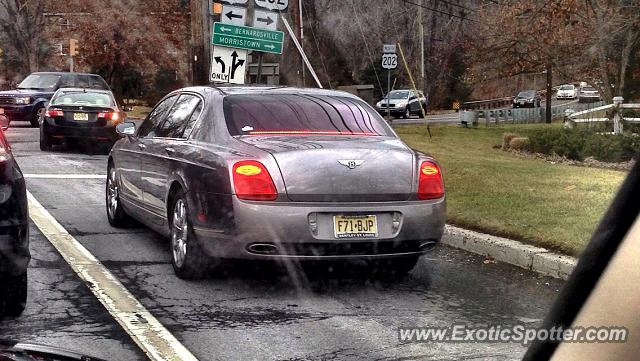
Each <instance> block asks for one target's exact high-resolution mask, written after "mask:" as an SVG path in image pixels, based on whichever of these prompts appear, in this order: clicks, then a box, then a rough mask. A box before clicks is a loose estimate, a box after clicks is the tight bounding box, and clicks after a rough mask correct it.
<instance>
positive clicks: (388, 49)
mask: <svg viewBox="0 0 640 361" xmlns="http://www.w3.org/2000/svg"><path fill="white" fill-rule="evenodd" d="M382 67H383V68H384V69H387V117H389V118H391V108H390V107H389V105H390V103H391V95H390V93H391V69H395V68H397V67H398V55H396V45H395V44H385V45H383V46H382Z"/></svg>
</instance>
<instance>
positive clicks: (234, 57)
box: [209, 46, 247, 84]
mask: <svg viewBox="0 0 640 361" xmlns="http://www.w3.org/2000/svg"><path fill="white" fill-rule="evenodd" d="M246 70H247V51H246V50H242V49H233V48H226V47H223V46H216V47H215V48H214V49H213V51H212V52H211V73H210V75H209V80H210V81H211V82H214V83H231V84H244V78H245V73H246Z"/></svg>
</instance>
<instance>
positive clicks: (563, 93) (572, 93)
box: [556, 84, 578, 99]
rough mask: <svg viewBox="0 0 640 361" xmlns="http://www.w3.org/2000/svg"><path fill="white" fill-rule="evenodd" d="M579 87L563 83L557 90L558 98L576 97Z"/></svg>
mask: <svg viewBox="0 0 640 361" xmlns="http://www.w3.org/2000/svg"><path fill="white" fill-rule="evenodd" d="M577 97H578V88H577V87H576V86H575V85H573V84H565V85H561V86H560V87H559V88H558V91H557V92H556V99H576V98H577Z"/></svg>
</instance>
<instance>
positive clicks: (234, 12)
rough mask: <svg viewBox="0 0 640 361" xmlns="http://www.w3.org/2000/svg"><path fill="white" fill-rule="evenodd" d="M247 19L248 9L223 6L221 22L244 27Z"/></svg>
mask: <svg viewBox="0 0 640 361" xmlns="http://www.w3.org/2000/svg"><path fill="white" fill-rule="evenodd" d="M246 17H247V8H241V7H239V6H229V5H223V6H222V14H220V22H221V23H223V24H233V25H240V26H244V25H245V23H246V21H245V19H246Z"/></svg>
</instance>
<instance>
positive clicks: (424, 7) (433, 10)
mask: <svg viewBox="0 0 640 361" xmlns="http://www.w3.org/2000/svg"><path fill="white" fill-rule="evenodd" d="M401 1H402V2H403V3H405V4H410V5H414V6H418V7H421V8H423V9H426V10H429V11H431V12H434V13H438V14H441V15H446V16H450V17H454V18H458V19H462V20H467V21H472V22H475V20H471V19H469V18H467V17H465V16H460V15H456V14H451V13H448V12H446V11H442V10H438V9H434V8H431V7H428V6H426V5H420V4H418V3H414V2H412V1H409V0H401Z"/></svg>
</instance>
